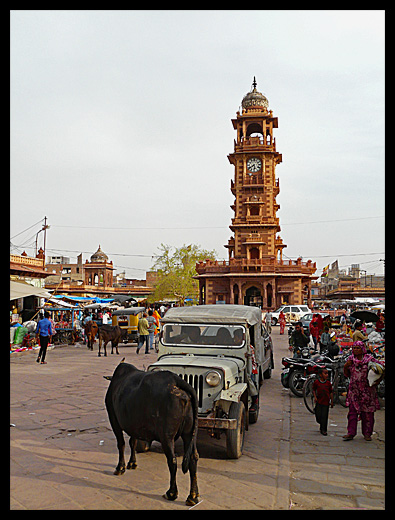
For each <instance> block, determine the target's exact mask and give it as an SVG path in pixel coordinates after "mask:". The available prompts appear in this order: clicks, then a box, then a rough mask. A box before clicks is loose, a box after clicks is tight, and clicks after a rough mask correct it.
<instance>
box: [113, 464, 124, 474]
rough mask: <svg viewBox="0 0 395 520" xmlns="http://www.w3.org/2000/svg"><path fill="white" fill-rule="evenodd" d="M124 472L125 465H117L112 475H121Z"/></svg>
mask: <svg viewBox="0 0 395 520" xmlns="http://www.w3.org/2000/svg"><path fill="white" fill-rule="evenodd" d="M124 473H125V466H122V468H118V466H117V467H116V468H115V471H114V475H123V474H124Z"/></svg>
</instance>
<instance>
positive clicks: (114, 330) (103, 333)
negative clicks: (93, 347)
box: [98, 325, 124, 357]
mask: <svg viewBox="0 0 395 520" xmlns="http://www.w3.org/2000/svg"><path fill="white" fill-rule="evenodd" d="M123 332H124V331H122V329H121V327H119V326H118V325H115V327H113V326H112V325H100V327H99V332H98V334H99V354H98V356H99V357H100V349H101V343H102V341H103V342H104V355H105V356H107V349H106V346H107V343H108V342H109V341H111V354H113V351H114V347H115V350H116V353H117V354H119V352H118V343H119V342H120V341H121V339H122V338H123Z"/></svg>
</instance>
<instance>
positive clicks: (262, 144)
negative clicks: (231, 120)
mask: <svg viewBox="0 0 395 520" xmlns="http://www.w3.org/2000/svg"><path fill="white" fill-rule="evenodd" d="M243 151H248V152H255V151H260V152H261V151H265V152H275V151H276V138H275V137H274V138H273V139H270V138H269V137H268V138H267V139H264V137H262V136H256V137H242V138H241V141H240V142H239V143H235V152H243Z"/></svg>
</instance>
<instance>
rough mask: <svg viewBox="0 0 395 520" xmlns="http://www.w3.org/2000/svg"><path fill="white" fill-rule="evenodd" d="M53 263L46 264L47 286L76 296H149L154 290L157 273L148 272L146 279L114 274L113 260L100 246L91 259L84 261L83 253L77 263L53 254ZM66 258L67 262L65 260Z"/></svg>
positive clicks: (58, 291)
mask: <svg viewBox="0 0 395 520" xmlns="http://www.w3.org/2000/svg"><path fill="white" fill-rule="evenodd" d="M50 260H51V262H50V263H47V264H46V265H45V267H46V270H47V275H50V276H48V279H47V280H46V281H45V287H46V288H47V289H52V290H55V291H56V292H57V293H63V294H68V295H70V296H71V295H74V296H90V295H95V296H100V297H103V298H104V297H109V296H112V295H117V294H124V295H129V296H133V297H135V298H146V297H147V296H149V295H150V294H151V293H152V291H153V290H154V287H153V283H154V282H155V277H154V274H155V273H146V274H147V279H146V280H135V279H127V278H126V277H125V276H122V277H121V276H115V275H114V270H115V267H114V265H113V262H112V260H109V258H108V256H107V254H106V253H104V252H103V251H102V249H101V247H100V245H99V248H98V249H97V251H96V252H95V253H93V255H91V257H90V259H89V260H85V262H83V261H82V253H81V254H79V255H78V257H77V263H70V259H69V258H67V257H55V258H54V257H51V258H50ZM64 260H66V262H67V263H63V262H62V261H64Z"/></svg>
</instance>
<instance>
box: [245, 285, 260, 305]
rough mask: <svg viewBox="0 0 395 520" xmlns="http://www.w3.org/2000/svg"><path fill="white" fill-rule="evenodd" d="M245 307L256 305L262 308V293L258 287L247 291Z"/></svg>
mask: <svg viewBox="0 0 395 520" xmlns="http://www.w3.org/2000/svg"><path fill="white" fill-rule="evenodd" d="M244 305H254V306H255V307H260V308H262V293H261V291H260V290H259V289H258V287H255V286H253V287H250V288H249V289H247V290H246V293H245V296H244Z"/></svg>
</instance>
